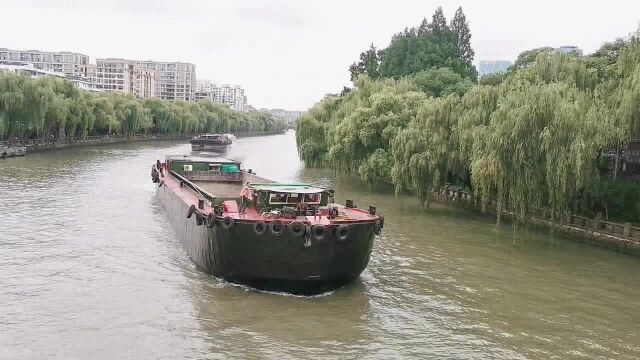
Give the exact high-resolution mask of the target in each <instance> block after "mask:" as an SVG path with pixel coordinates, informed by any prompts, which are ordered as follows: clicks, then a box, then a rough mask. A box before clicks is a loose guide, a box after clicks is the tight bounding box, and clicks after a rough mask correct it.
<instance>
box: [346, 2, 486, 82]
mask: <svg viewBox="0 0 640 360" xmlns="http://www.w3.org/2000/svg"><path fill="white" fill-rule="evenodd" d="M473 57H474V52H473V49H472V48H471V31H470V30H469V25H468V23H467V19H466V17H465V15H464V13H463V11H462V8H458V10H457V11H456V14H455V16H454V18H453V21H452V22H451V24H450V25H448V24H447V20H446V18H445V16H444V13H443V12H442V8H437V9H436V11H435V13H434V14H433V16H432V19H431V22H429V21H427V19H426V18H425V19H424V20H423V21H422V23H421V24H420V26H418V27H417V28H415V27H412V28H407V29H405V30H404V31H403V32H401V33H398V34H395V35H394V36H393V37H392V39H391V44H390V45H389V46H388V47H387V48H386V49H383V50H377V49H376V48H375V47H374V46H373V44H371V47H370V48H369V49H368V50H367V51H364V52H362V53H361V54H360V60H359V61H358V62H357V63H353V64H352V65H351V66H350V67H349V72H350V74H351V80H356V79H357V78H358V76H360V75H363V74H366V75H367V76H369V78H371V79H379V78H394V79H400V78H401V77H404V76H411V75H414V74H416V73H419V72H421V71H424V70H429V69H433V68H449V69H450V71H453V72H454V73H456V74H458V75H460V76H461V77H462V78H467V79H469V80H470V81H471V82H475V81H476V80H477V77H478V74H477V71H476V69H475V67H474V66H473V63H472V62H473Z"/></svg>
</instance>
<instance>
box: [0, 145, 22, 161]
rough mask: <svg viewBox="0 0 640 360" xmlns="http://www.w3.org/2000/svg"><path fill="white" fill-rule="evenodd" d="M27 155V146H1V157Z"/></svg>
mask: <svg viewBox="0 0 640 360" xmlns="http://www.w3.org/2000/svg"><path fill="white" fill-rule="evenodd" d="M25 155H27V148H26V147H24V146H0V159H6V158H10V157H14V156H25Z"/></svg>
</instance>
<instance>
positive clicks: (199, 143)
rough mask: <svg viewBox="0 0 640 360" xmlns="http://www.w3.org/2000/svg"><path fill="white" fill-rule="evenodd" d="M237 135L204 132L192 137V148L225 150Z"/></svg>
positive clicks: (198, 149)
mask: <svg viewBox="0 0 640 360" xmlns="http://www.w3.org/2000/svg"><path fill="white" fill-rule="evenodd" d="M234 139H235V137H234V136H233V135H231V134H203V135H198V136H195V137H194V138H193V139H191V141H190V143H191V150H193V151H207V150H213V151H224V150H225V149H226V147H227V146H228V145H231V143H233V140H234Z"/></svg>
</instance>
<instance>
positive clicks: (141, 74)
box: [89, 58, 157, 98]
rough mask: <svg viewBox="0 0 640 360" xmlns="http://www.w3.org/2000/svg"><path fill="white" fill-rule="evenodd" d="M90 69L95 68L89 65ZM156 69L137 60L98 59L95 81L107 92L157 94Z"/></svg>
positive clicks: (143, 95)
mask: <svg viewBox="0 0 640 360" xmlns="http://www.w3.org/2000/svg"><path fill="white" fill-rule="evenodd" d="M89 71H90V72H92V71H93V69H92V68H91V67H89ZM156 77H157V74H156V72H155V71H154V70H148V69H145V68H142V67H141V66H140V65H139V64H138V63H137V62H136V61H131V60H124V59H110V58H109V59H96V67H95V78H93V79H94V82H95V83H96V86H97V88H98V89H101V90H102V91H107V92H122V93H128V94H133V95H134V96H136V97H139V98H149V97H154V96H156V88H155V86H156Z"/></svg>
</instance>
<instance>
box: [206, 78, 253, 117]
mask: <svg viewBox="0 0 640 360" xmlns="http://www.w3.org/2000/svg"><path fill="white" fill-rule="evenodd" d="M212 97H213V101H215V102H217V103H220V104H228V105H229V106H231V108H232V109H234V110H236V111H244V108H245V105H246V103H247V97H246V96H245V95H244V89H242V88H241V87H240V86H238V85H227V84H224V85H219V86H216V87H214V88H213V93H212Z"/></svg>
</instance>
